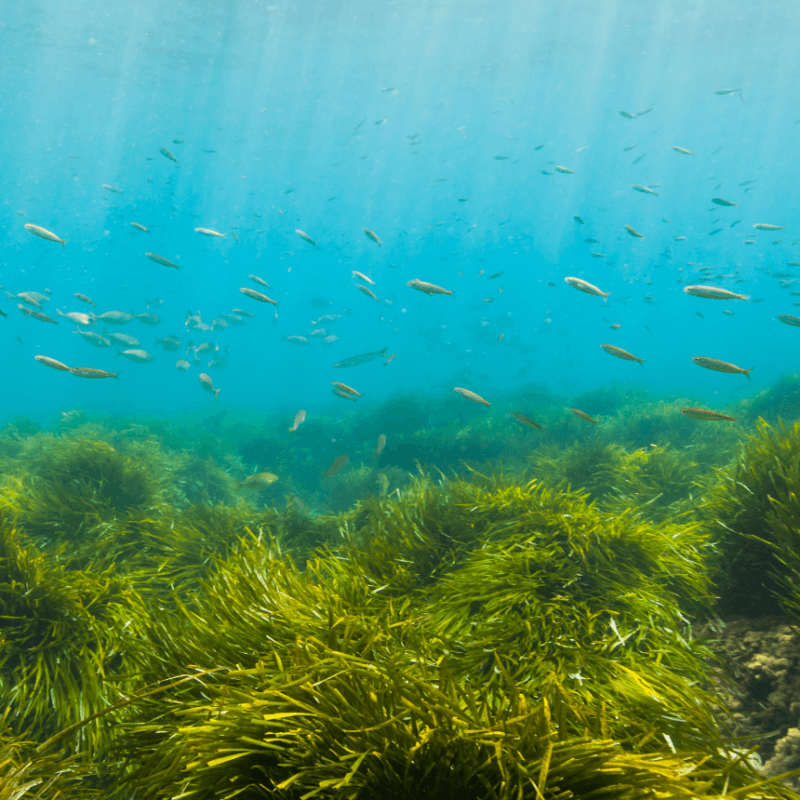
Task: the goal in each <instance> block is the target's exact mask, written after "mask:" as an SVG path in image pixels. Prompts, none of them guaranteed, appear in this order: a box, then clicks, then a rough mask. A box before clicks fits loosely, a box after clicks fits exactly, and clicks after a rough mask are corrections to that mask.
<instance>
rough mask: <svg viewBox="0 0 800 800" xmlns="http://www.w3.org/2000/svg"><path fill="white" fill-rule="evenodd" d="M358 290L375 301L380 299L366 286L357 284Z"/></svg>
mask: <svg viewBox="0 0 800 800" xmlns="http://www.w3.org/2000/svg"><path fill="white" fill-rule="evenodd" d="M356 289H358V290H359V291H361V292H363V293H364V294H365V295H367V297H371V298H372V299H373V300H378V297H377V295H376V294H375V292H373V291H372V290H371V289H368V288H367V287H366V286H363V285H362V284H360V283H357V284H356ZM378 302H380V300H378Z"/></svg>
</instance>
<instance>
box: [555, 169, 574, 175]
mask: <svg viewBox="0 0 800 800" xmlns="http://www.w3.org/2000/svg"><path fill="white" fill-rule="evenodd" d="M553 169H554V170H555V171H556V172H560V173H562V174H563V175H574V174H575V173H574V172H573V171H572V170H571V169H569V168H568V167H553Z"/></svg>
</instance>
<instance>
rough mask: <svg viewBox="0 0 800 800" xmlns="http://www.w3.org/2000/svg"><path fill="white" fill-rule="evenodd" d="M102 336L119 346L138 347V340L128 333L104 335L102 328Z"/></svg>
mask: <svg viewBox="0 0 800 800" xmlns="http://www.w3.org/2000/svg"><path fill="white" fill-rule="evenodd" d="M103 335H104V336H106V337H108V338H109V339H111V340H112V341H114V342H119V343H120V344H125V345H128V347H138V346H139V340H138V339H137V338H136V337H135V336H131V335H130V334H129V333H106V331H105V328H104V329H103Z"/></svg>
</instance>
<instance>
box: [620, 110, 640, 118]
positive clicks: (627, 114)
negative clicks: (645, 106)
mask: <svg viewBox="0 0 800 800" xmlns="http://www.w3.org/2000/svg"><path fill="white" fill-rule="evenodd" d="M619 115H620V116H621V117H625V119H636V115H635V114H629V113H628V112H627V111H620V112H619Z"/></svg>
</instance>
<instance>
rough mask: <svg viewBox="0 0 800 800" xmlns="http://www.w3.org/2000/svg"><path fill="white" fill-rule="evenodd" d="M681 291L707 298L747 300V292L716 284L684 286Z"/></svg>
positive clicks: (748, 297) (748, 296)
mask: <svg viewBox="0 0 800 800" xmlns="http://www.w3.org/2000/svg"><path fill="white" fill-rule="evenodd" d="M683 291H684V292H685V293H686V294H690V295H692V296H693V297H705V298H707V299H709V300H749V299H750V295H749V294H737V293H736V292H731V291H729V290H728V289H720V288H718V287H716V286H684V287H683Z"/></svg>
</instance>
